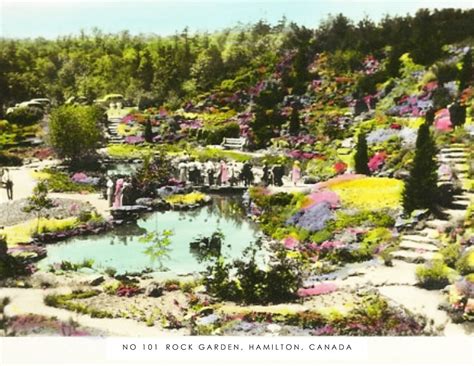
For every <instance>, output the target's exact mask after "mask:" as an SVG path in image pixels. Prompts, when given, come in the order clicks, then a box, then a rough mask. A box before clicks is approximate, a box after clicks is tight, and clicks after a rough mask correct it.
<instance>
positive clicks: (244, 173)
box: [178, 158, 254, 186]
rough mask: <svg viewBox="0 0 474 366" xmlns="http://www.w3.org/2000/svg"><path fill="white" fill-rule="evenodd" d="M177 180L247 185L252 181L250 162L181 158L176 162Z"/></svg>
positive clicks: (252, 174) (220, 184) (209, 183)
mask: <svg viewBox="0 0 474 366" xmlns="http://www.w3.org/2000/svg"><path fill="white" fill-rule="evenodd" d="M178 180H179V181H180V182H184V183H185V184H189V185H194V186H197V185H205V186H238V185H241V184H244V185H245V186H248V185H250V184H252V183H253V180H254V171H253V166H252V164H250V163H248V162H246V163H244V164H242V163H238V162H226V161H225V160H220V161H213V160H208V161H206V162H204V163H202V162H200V161H198V160H196V159H193V158H189V159H186V158H185V159H182V160H181V161H180V162H179V163H178Z"/></svg>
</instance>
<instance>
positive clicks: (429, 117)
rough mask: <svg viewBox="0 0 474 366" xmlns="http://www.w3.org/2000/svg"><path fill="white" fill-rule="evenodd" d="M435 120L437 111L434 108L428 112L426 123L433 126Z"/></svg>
mask: <svg viewBox="0 0 474 366" xmlns="http://www.w3.org/2000/svg"><path fill="white" fill-rule="evenodd" d="M434 120H435V111H434V109H433V108H430V109H428V110H427V111H426V115H425V123H427V124H428V125H429V126H431V125H432V124H433V123H434Z"/></svg>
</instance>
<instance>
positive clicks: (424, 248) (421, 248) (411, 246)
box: [399, 239, 438, 252]
mask: <svg viewBox="0 0 474 366" xmlns="http://www.w3.org/2000/svg"><path fill="white" fill-rule="evenodd" d="M399 246H400V248H402V249H405V250H414V251H416V252H437V251H438V247H437V246H436V245H434V244H428V243H420V242H414V241H410V240H406V239H402V241H401V242H400V245H399Z"/></svg>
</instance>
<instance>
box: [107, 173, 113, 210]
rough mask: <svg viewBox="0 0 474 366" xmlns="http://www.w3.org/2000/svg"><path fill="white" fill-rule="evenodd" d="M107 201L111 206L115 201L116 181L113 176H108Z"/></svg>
mask: <svg viewBox="0 0 474 366" xmlns="http://www.w3.org/2000/svg"><path fill="white" fill-rule="evenodd" d="M106 184H107V201H108V203H109V207H112V204H113V202H114V181H113V180H112V178H111V177H107V183H106Z"/></svg>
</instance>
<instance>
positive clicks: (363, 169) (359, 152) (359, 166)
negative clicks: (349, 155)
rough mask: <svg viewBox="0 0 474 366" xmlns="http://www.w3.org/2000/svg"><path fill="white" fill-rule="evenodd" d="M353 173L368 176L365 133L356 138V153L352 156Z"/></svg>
mask: <svg viewBox="0 0 474 366" xmlns="http://www.w3.org/2000/svg"><path fill="white" fill-rule="evenodd" d="M354 163H355V164H354V165H355V171H356V173H357V174H365V175H370V170H369V166H368V163H369V155H368V152H367V139H366V137H365V133H362V132H361V133H359V136H358V137H357V145H356V153H355V156H354Z"/></svg>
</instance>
